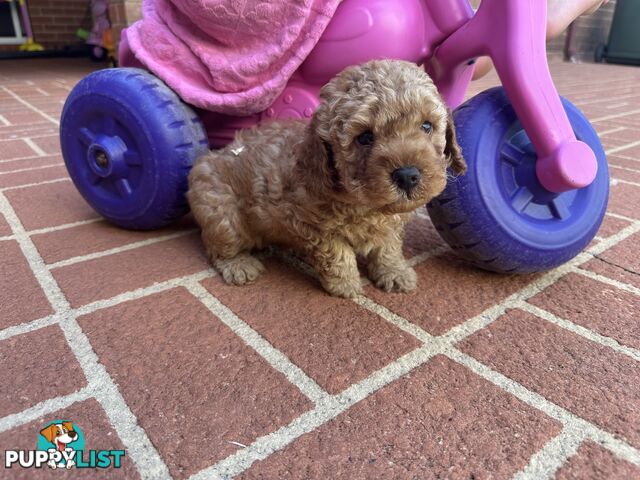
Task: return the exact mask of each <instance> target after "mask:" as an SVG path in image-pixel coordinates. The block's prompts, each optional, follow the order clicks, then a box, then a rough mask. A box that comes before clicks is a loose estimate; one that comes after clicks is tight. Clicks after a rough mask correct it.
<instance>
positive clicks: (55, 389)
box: [0, 325, 87, 416]
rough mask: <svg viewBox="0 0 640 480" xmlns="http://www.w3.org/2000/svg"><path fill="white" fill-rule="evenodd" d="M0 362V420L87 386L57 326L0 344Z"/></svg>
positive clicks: (19, 336) (78, 365)
mask: <svg viewBox="0 0 640 480" xmlns="http://www.w3.org/2000/svg"><path fill="white" fill-rule="evenodd" d="M0 358H1V359H2V365H3V366H2V368H1V369H0V382H1V383H2V385H5V388H3V389H2V393H0V415H1V416H5V415H8V414H10V413H18V412H21V411H22V410H24V409H25V408H28V407H32V406H34V405H35V404H37V403H39V402H42V401H44V400H48V399H50V398H55V397H57V396H60V395H66V394H69V393H72V392H75V391H76V390H78V389H79V388H81V387H84V386H85V385H86V383H87V382H86V379H85V378H84V375H83V374H82V370H81V368H80V364H79V363H78V361H77V360H76V358H75V357H74V356H73V353H72V352H71V349H70V348H69V345H67V342H66V341H65V338H64V335H63V334H62V331H61V330H60V328H59V327H58V326H57V325H51V326H48V327H45V328H43V329H40V330H36V331H33V332H28V333H25V334H23V335H17V336H15V337H12V338H9V339H7V340H5V341H3V342H0ZM61 366H63V367H62V368H61ZM25 372H31V373H33V374H35V375H25ZM36 373H37V374H36ZM9 386H10V388H9Z"/></svg>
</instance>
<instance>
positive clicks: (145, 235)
mask: <svg viewBox="0 0 640 480" xmlns="http://www.w3.org/2000/svg"><path fill="white" fill-rule="evenodd" d="M190 228H195V223H193V220H191V219H190V218H188V217H185V218H184V219H182V220H181V221H179V222H177V223H176V224H175V225H172V226H170V227H167V228H164V229H161V230H156V231H151V232H145V231H129V230H123V229H122V228H118V227H116V226H114V225H112V224H110V223H108V222H107V221H105V220H100V221H99V222H93V223H88V224H85V225H78V226H75V227H70V228H64V229H62V230H54V231H52V232H45V233H39V234H35V235H32V236H31V239H32V240H33V243H34V244H35V245H36V248H37V249H38V252H39V253H40V255H41V256H42V258H43V260H44V261H45V262H46V263H55V262H59V261H61V260H67V259H69V258H72V257H77V256H80V255H88V254H91V253H96V252H102V251H104V250H109V249H112V248H117V247H122V246H125V245H129V244H131V243H135V242H141V241H144V240H149V239H152V238H156V237H158V236H159V235H168V234H172V233H177V232H180V231H184V230H187V229H190Z"/></svg>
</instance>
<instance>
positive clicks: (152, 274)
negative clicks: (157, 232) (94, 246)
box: [53, 233, 209, 307]
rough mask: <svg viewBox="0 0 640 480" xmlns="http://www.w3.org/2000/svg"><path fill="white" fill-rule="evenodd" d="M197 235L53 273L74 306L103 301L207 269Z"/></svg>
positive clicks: (85, 262) (75, 265) (66, 267)
mask: <svg viewBox="0 0 640 480" xmlns="http://www.w3.org/2000/svg"><path fill="white" fill-rule="evenodd" d="M208 266H209V264H208V263H207V259H206V256H205V254H204V249H203V248H202V246H201V245H200V235H199V234H197V233H193V234H191V235H189V236H186V237H180V238H176V239H172V240H165V241H162V242H158V243H155V244H152V245H148V246H145V247H141V248H138V249H135V250H129V251H124V252H121V253H115V254H113V255H110V256H107V257H102V258H96V259H93V260H87V261H84V262H80V263H76V264H73V265H68V266H64V267H60V268H56V269H55V270H53V276H54V277H55V279H56V281H57V282H58V284H59V285H60V288H61V289H62V291H63V292H64V294H65V295H66V297H67V299H68V300H69V302H70V303H71V305H72V306H73V307H78V306H80V305H84V304H87V303H90V302H94V301H96V300H104V299H107V298H111V297H114V296H116V295H118V294H120V293H124V292H127V291H130V290H135V289H137V288H141V287H147V286H150V285H152V284H154V283H157V282H162V281H165V280H170V279H172V278H174V277H182V276H184V275H190V274H193V273H198V272H200V271H202V270H205V269H206V268H208Z"/></svg>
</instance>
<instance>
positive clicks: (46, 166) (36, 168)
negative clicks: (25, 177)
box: [0, 162, 64, 176]
mask: <svg viewBox="0 0 640 480" xmlns="http://www.w3.org/2000/svg"><path fill="white" fill-rule="evenodd" d="M61 165H64V163H60V162H58V163H51V164H48V165H38V166H37V167H28V168H18V169H16V170H7V171H5V172H0V176H2V175H9V174H11V173H22V172H32V171H34V170H44V169H45V168H51V167H59V166H61Z"/></svg>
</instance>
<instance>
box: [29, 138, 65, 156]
mask: <svg viewBox="0 0 640 480" xmlns="http://www.w3.org/2000/svg"><path fill="white" fill-rule="evenodd" d="M33 143H35V144H36V145H37V146H38V147H40V148H41V149H42V150H43V151H44V152H45V153H48V154H53V153H57V152H59V151H60V136H59V135H50V136H46V137H37V138H34V139H33Z"/></svg>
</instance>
